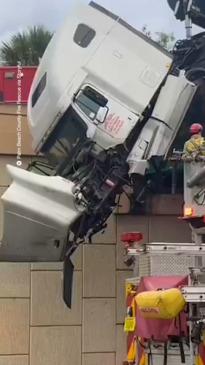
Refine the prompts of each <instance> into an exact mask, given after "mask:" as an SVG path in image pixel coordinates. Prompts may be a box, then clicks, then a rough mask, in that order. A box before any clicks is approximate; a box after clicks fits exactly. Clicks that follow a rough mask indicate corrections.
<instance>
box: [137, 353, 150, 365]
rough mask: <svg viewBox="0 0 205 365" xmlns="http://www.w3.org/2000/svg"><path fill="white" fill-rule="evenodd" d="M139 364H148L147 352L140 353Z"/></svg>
mask: <svg viewBox="0 0 205 365" xmlns="http://www.w3.org/2000/svg"><path fill="white" fill-rule="evenodd" d="M139 365H148V354H146V353H144V354H143V355H142V357H141V359H140V363H139Z"/></svg>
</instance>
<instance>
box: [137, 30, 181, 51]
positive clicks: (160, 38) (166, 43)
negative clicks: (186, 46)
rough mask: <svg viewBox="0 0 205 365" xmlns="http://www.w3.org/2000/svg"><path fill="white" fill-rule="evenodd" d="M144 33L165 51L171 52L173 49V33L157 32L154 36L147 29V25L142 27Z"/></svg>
mask: <svg viewBox="0 0 205 365" xmlns="http://www.w3.org/2000/svg"><path fill="white" fill-rule="evenodd" d="M142 33H143V34H145V35H146V36H147V37H148V38H151V39H153V40H154V41H155V42H156V43H158V44H160V46H162V47H163V48H165V49H168V50H170V48H172V46H173V43H174V41H175V36H174V34H173V33H165V32H155V33H154V34H153V33H152V32H151V31H150V30H149V29H148V28H147V25H144V26H143V27H142Z"/></svg>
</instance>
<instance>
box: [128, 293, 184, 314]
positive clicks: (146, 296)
mask: <svg viewBox="0 0 205 365" xmlns="http://www.w3.org/2000/svg"><path fill="white" fill-rule="evenodd" d="M135 299H136V303H137V306H138V308H139V310H140V313H141V315H142V316H143V317H144V318H150V319H174V318H176V317H177V316H178V315H179V313H180V312H181V311H183V309H184V307H185V305H186V302H185V300H184V297H183V295H182V293H181V291H180V290H179V289H168V290H159V291H146V292H142V293H140V294H138V295H136V298H135Z"/></svg>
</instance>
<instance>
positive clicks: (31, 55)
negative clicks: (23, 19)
mask: <svg viewBox="0 0 205 365" xmlns="http://www.w3.org/2000/svg"><path fill="white" fill-rule="evenodd" d="M52 35H53V34H52V33H51V32H50V31H49V30H46V29H45V28H44V27H43V26H34V27H32V28H29V29H28V30H26V31H23V32H19V33H17V34H15V35H13V36H12V37H11V39H10V41H8V42H2V47H1V48H0V60H1V62H2V63H3V64H5V65H8V66H16V65H17V63H18V62H19V61H20V62H21V64H22V66H36V65H38V64H39V59H40V58H41V57H42V56H43V53H44V51H45V49H46V47H47V45H48V43H49V41H50V39H51V38H52Z"/></svg>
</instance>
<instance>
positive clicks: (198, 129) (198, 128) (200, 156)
mask: <svg viewBox="0 0 205 365" xmlns="http://www.w3.org/2000/svg"><path fill="white" fill-rule="evenodd" d="M202 132H203V126H202V125H201V124H199V123H194V124H192V125H191V127H190V134H191V138H190V139H189V140H188V141H187V142H186V143H185V145H184V151H183V156H182V158H183V160H185V161H193V160H204V161H205V139H204V137H203V136H202Z"/></svg>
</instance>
